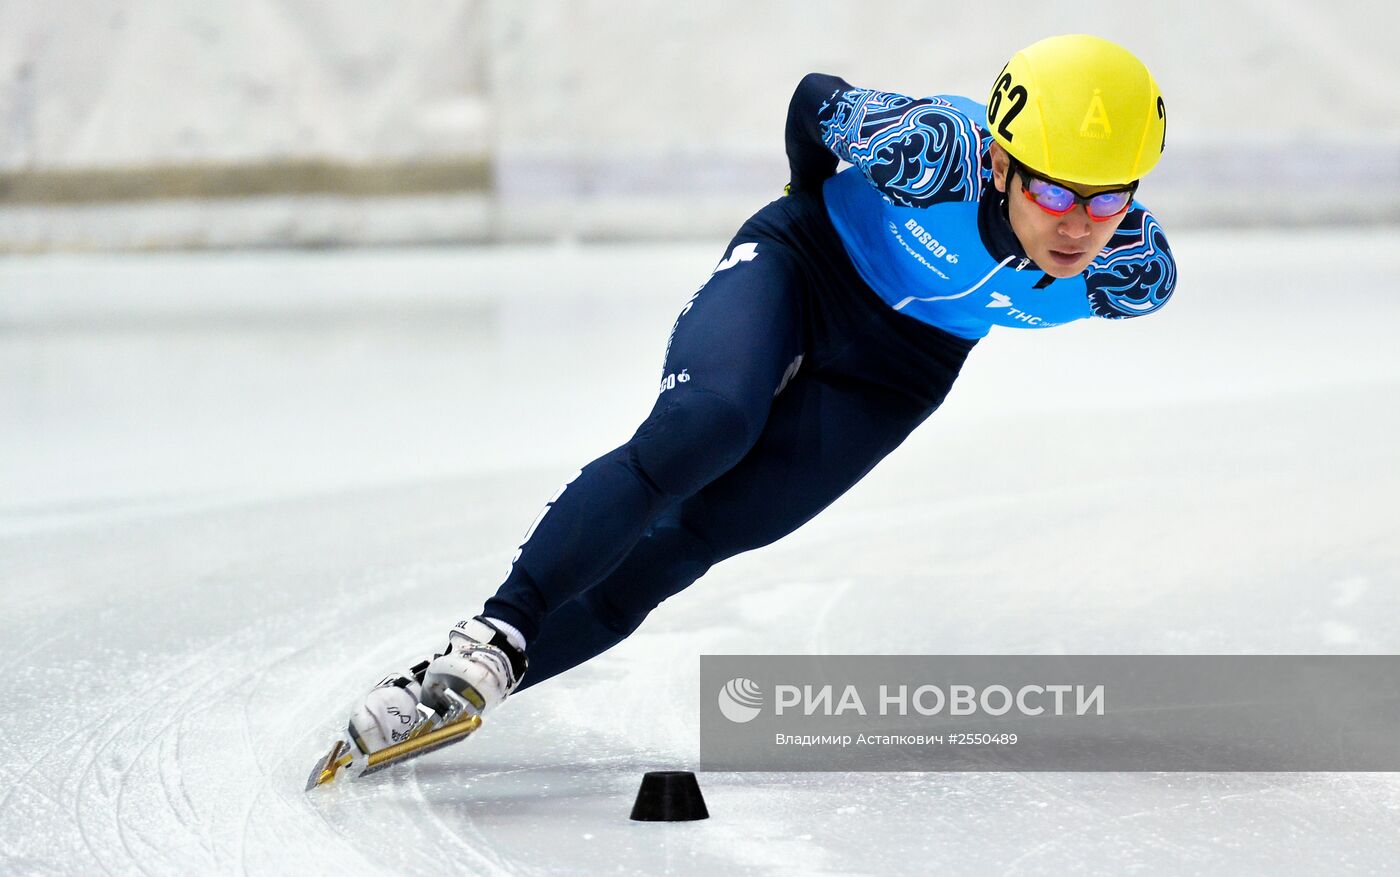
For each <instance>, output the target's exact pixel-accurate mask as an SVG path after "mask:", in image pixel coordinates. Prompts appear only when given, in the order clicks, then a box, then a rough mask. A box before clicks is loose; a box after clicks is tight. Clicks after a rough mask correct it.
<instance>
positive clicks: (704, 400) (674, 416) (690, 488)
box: [631, 389, 762, 497]
mask: <svg viewBox="0 0 1400 877" xmlns="http://www.w3.org/2000/svg"><path fill="white" fill-rule="evenodd" d="M761 427H762V422H761V415H759V416H755V415H754V414H753V413H752V412H750V411H749V410H747V409H746V407H745V406H743V405H741V404H739V403H738V402H735V401H733V400H730V399H728V398H725V397H724V396H721V395H718V394H716V393H711V392H708V391H705V390H700V389H694V390H689V391H687V392H675V394H674V395H673V396H672V397H671V398H669V399H667V400H665V402H664V404H662V405H661V406H658V408H657V410H655V411H654V412H652V415H651V416H650V417H648V418H647V420H646V422H645V423H643V424H642V426H641V428H640V429H638V430H637V433H636V435H634V436H633V437H632V442H631V444H632V453H633V458H634V459H635V460H636V463H637V465H638V466H639V467H640V468H641V470H642V472H643V473H645V474H646V476H647V477H648V478H650V479H651V481H652V483H653V484H655V485H656V486H657V487H658V488H660V489H661V491H662V492H663V493H666V494H668V495H671V496H681V497H683V496H689V495H690V494H692V493H694V492H695V491H697V490H699V489H700V488H701V487H704V486H705V485H706V484H708V483H710V481H712V480H714V479H715V478H717V477H719V476H720V475H721V474H723V473H724V472H726V471H728V470H729V469H730V468H731V467H733V465H734V464H735V463H737V462H738V461H739V459H740V458H741V457H743V456H744V454H745V453H746V452H747V451H748V449H749V448H750V447H752V446H753V443H754V442H755V441H756V440H757V438H758V431H759V429H760V428H761Z"/></svg>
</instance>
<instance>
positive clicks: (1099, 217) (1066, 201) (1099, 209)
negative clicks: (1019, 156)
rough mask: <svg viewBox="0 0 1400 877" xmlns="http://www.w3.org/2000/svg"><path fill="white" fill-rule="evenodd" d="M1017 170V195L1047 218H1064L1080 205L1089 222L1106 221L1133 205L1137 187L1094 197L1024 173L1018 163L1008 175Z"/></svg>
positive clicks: (1038, 176) (1024, 167) (1102, 193)
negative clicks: (1021, 195)
mask: <svg viewBox="0 0 1400 877" xmlns="http://www.w3.org/2000/svg"><path fill="white" fill-rule="evenodd" d="M1018 170H1019V171H1020V172H1021V193H1022V194H1023V195H1025V196H1026V198H1027V199H1028V200H1030V201H1031V202H1033V203H1034V204H1035V206H1037V207H1039V208H1040V209H1041V210H1044V211H1045V212H1046V213H1048V214H1050V215H1051V216H1064V215H1065V214H1066V213H1068V212H1070V211H1071V210H1073V209H1074V208H1075V207H1076V206H1078V205H1080V204H1083V205H1084V212H1085V213H1088V214H1089V218H1090V219H1092V220H1094V221H1095V222H1108V221H1109V220H1110V219H1113V218H1115V217H1117V216H1118V215H1119V214H1120V213H1122V212H1123V211H1124V210H1127V209H1128V206H1129V205H1131V204H1132V203H1133V193H1135V192H1136V191H1137V187H1138V184H1137V182H1136V181H1134V182H1133V183H1132V184H1131V185H1129V186H1126V187H1125V188H1122V189H1114V190H1112V191H1110V192H1099V193H1098V194H1097V195H1081V194H1079V193H1078V192H1076V191H1074V190H1073V189H1069V188H1066V187H1065V186H1062V185H1060V184H1059V183H1055V182H1051V181H1050V180H1047V179H1046V178H1044V177H1042V176H1040V175H1038V174H1036V173H1034V172H1033V171H1030V170H1027V169H1026V166H1025V165H1023V164H1021V163H1020V162H1016V163H1015V164H1014V165H1013V166H1012V168H1011V172H1012V173H1015V172H1016V171H1018Z"/></svg>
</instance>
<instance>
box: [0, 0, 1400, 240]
mask: <svg viewBox="0 0 1400 877" xmlns="http://www.w3.org/2000/svg"><path fill="white" fill-rule="evenodd" d="M1397 26H1400V11H1397V9H1396V8H1395V7H1393V6H1389V5H1383V4H1374V3H1359V2H1357V3H1351V2H1338V3H1332V4H1327V5H1323V4H1317V3H1308V2H1301V0H1284V2H1262V0H1230V2H1214V3H1210V2H1201V0H1192V2H1184V3H1171V4H1166V3H1162V4H1156V5H1144V4H1124V3H1102V2H1096V3H1078V4H1074V5H1072V6H1071V5H1068V4H1045V3H1021V2H1010V0H992V2H983V3H978V4H966V3H935V2H911V0H904V2H872V3H859V4H857V3H850V2H846V3H835V2H827V0H818V2H737V0H719V2H712V3H707V4H703V5H695V4H675V3H670V2H662V0H634V2H600V0H573V2H564V0H528V2H510V0H434V2H407V3H396V4H383V3H371V2H363V0H357V2H329V0H246V2H240V3H237V4H232V3H230V4H198V5H196V4H185V3H178V2H175V0H129V2H125V3H97V2H87V0H80V2H66V3H62V4H54V3H38V2H26V0H0V173H9V174H17V173H19V174H24V173H30V174H32V173H35V172H44V171H55V170H57V171H74V170H89V169H101V170H112V169H117V170H120V169H130V168H140V167H152V166H155V167H186V166H191V165H194V166H197V165H200V164H202V163H224V164H228V163H233V164H240V163H247V164H253V165H259V164H266V163H269V162H274V163H275V162H278V161H288V160H298V159H302V160H304V159H321V160H329V161H335V162H344V163H349V164H352V165H369V166H373V165H375V164H377V163H385V162H398V161H403V160H405V159H408V160H414V159H420V158H422V159H444V158H446V159H458V158H460V159H473V158H476V159H480V158H485V159H486V160H488V161H489V162H490V164H491V167H492V169H493V174H492V176H493V180H494V182H493V186H492V188H491V190H490V191H485V192H477V193H465V192H456V193H453V192H444V193H441V194H436V193H434V194H428V195H422V194H420V195H416V196H413V197H405V198H375V199H363V198H358V199H357V198H345V197H337V196H335V195H334V194H333V193H332V194H329V195H326V196H321V195H317V196H310V197H306V196H303V197H285V198H284V197H277V196H262V197H258V198H230V199H218V200H216V201H209V202H188V201H184V202H182V201H171V200H159V201H144V202H143V201H137V202H122V203H102V202H94V203H87V204H77V205H72V204H69V205H61V206H57V205H50V204H43V203H14V202H13V201H6V200H5V199H4V197H3V195H4V193H3V189H0V246H5V247H7V248H9V249H42V248H46V247H79V248H81V247H104V246H111V247H124V246H140V247H145V246H166V245H169V246H202V245H236V244H263V245H266V244H282V243H290V244H296V243H380V242H394V241H451V240H499V239H519V238H524V239H552V238H558V237H572V236H577V237H604V238H609V237H633V236H643V237H654V236H672V235H696V234H701V235H723V234H725V233H726V232H727V231H729V230H730V229H732V228H733V227H734V226H735V225H736V224H737V222H739V221H741V220H742V218H743V217H744V216H745V215H746V214H747V213H748V212H751V211H752V210H753V209H754V208H756V207H757V206H758V205H760V204H761V203H762V202H763V200H765V199H766V198H768V197H771V196H772V195H773V194H774V193H776V192H777V191H778V189H779V188H780V186H781V184H782V182H783V181H784V179H785V161H784V158H783V152H782V148H783V144H782V125H783V115H784V110H785V107H786V103H787V99H788V97H789V95H790V93H791V89H792V87H793V85H794V84H795V83H796V82H797V80H798V79H799V78H800V77H801V75H802V74H803V73H806V72H808V71H810V70H823V71H826V72H832V73H838V74H841V75H843V76H845V77H846V78H847V79H849V80H850V81H852V82H854V83H856V84H860V85H869V86H874V87H879V88H885V89H891V90H900V91H905V92H908V93H915V94H928V93H939V92H955V93H963V94H968V95H971V96H974V97H978V98H980V97H981V96H982V93H983V92H984V91H985V90H986V88H987V83H988V81H989V80H990V78H991V76H992V75H993V74H994V73H995V71H996V70H997V69H999V68H1000V66H1001V64H1002V63H1004V61H1005V59H1006V58H1007V57H1008V56H1009V54H1010V53H1011V52H1013V51H1014V50H1015V49H1016V48H1018V47H1020V46H1021V45H1023V44H1026V43H1028V42H1031V41H1033V40H1034V39H1037V38H1039V37H1041V36H1045V35H1049V34H1054V33H1062V32H1070V31H1089V32H1094V33H1098V34H1101V35H1103V36H1106V37H1109V38H1111V39H1116V40H1118V41H1120V42H1123V43H1124V44H1126V45H1128V46H1130V47H1131V48H1132V49H1133V50H1135V51H1136V52H1137V53H1138V54H1139V55H1140V56H1141V57H1143V59H1144V60H1145V61H1147V63H1148V64H1149V66H1150V67H1151V68H1152V69H1153V71H1154V73H1155V74H1156V76H1157V78H1158V80H1159V82H1160V83H1161V85H1162V88H1163V90H1164V92H1165V94H1166V96H1167V100H1168V106H1169V108H1170V109H1169V112H1170V122H1169V131H1168V152H1167V156H1166V158H1165V159H1164V161H1163V163H1162V164H1161V165H1160V170H1159V171H1157V172H1156V173H1155V174H1154V175H1153V177H1152V178H1151V181H1150V184H1149V185H1148V186H1147V187H1146V188H1145V189H1144V193H1143V197H1144V200H1145V201H1148V202H1149V203H1151V204H1152V205H1153V206H1154V208H1155V209H1157V211H1158V212H1159V213H1162V214H1163V215H1164V216H1165V217H1166V218H1167V220H1168V221H1169V222H1172V223H1173V224H1174V225H1180V224H1194V223H1208V224H1231V225H1234V224H1244V223H1248V224H1273V223H1284V224H1298V223H1310V222H1317V223H1324V224H1332V223H1338V222H1346V223H1352V222H1358V221H1393V220H1395V219H1397V218H1400V98H1397V97H1396V94H1397V90H1396V89H1397V86H1398V85H1400V59H1397V55H1396V53H1395V52H1394V51H1393V49H1392V47H1391V43H1392V42H1393V35H1394V33H1395V32H1396V30H1397Z"/></svg>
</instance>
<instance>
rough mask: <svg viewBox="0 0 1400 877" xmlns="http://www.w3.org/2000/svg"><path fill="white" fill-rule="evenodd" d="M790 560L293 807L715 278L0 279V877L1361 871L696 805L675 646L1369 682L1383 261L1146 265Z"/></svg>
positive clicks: (1069, 825) (1334, 793)
mask: <svg viewBox="0 0 1400 877" xmlns="http://www.w3.org/2000/svg"><path fill="white" fill-rule="evenodd" d="M1173 242H1174V245H1175V249H1176V252H1177V256H1178V258H1179V261H1180V266H1181V285H1180V288H1179V292H1178V294H1177V298H1176V300H1174V301H1173V302H1172V303H1171V304H1170V305H1169V306H1168V307H1167V308H1166V309H1165V310H1164V311H1163V312H1162V313H1160V314H1158V315H1154V316H1152V317H1150V318H1147V319H1143V320H1137V321H1131V322H1126V323H1108V322H1104V321H1092V322H1085V323H1081V324H1077V325H1073V326H1070V327H1066V328H1063V329H1056V330H1052V331H1047V332H1015V331H1009V330H1008V331H1001V332H999V333H995V334H994V335H993V337H991V338H989V339H988V340H987V341H985V342H984V343H983V344H982V345H980V346H979V347H978V349H977V350H976V351H975V352H974V353H973V355H972V358H971V359H970V361H969V363H968V366H967V368H966V370H965V372H964V377H963V378H962V380H961V381H960V383H959V385H958V386H957V387H956V388H955V389H954V391H953V394H952V396H951V397H950V398H949V400H948V402H947V404H946V405H945V407H944V408H943V410H942V411H940V412H939V413H938V414H936V415H935V416H934V417H933V418H932V419H931V420H930V421H929V422H928V423H927V424H925V426H924V427H922V428H921V430H920V431H919V432H918V433H916V434H915V435H914V437H912V438H911V439H910V440H909V441H908V442H907V443H906V444H905V445H904V447H902V448H901V449H900V450H898V451H897V452H896V453H895V454H894V455H893V456H891V457H890V458H889V459H888V460H887V461H885V462H884V463H883V464H882V465H881V466H880V467H879V468H878V469H877V470H876V471H875V472H874V473H873V474H872V475H871V476H870V477H869V478H868V479H867V480H866V481H865V482H863V483H862V484H860V485H859V486H858V487H857V488H856V489H855V490H853V491H852V492H851V493H850V494H849V495H848V496H846V497H845V498H843V499H842V500H841V501H839V502H838V503H837V504H836V505H835V506H833V507H832V508H831V509H829V510H828V511H827V512H826V513H824V514H823V515H822V516H820V517H819V518H818V519H817V520H815V521H814V522H812V523H811V524H810V525H808V526H807V527H806V528H804V529H803V530H801V531H799V532H798V533H796V534H794V535H793V536H791V537H790V538H788V539H786V540H784V541H782V542H780V543H778V544H776V545H774V546H771V547H769V548H767V549H764V550H762V551H759V552H755V553H752V554H750V555H745V556H743V557H740V558H736V559H734V560H732V561H729V562H727V563H725V564H722V565H721V566H719V567H717V568H716V569H715V570H713V571H712V572H711V573H710V574H709V575H708V576H707V577H706V578H704V579H703V580H702V581H701V582H700V583H698V584H697V585H695V586H694V587H693V588H692V589H690V590H689V591H687V592H685V593H684V594H682V595H680V596H678V597H676V598H675V599H673V600H671V601H669V602H667V603H666V604H664V605H663V606H662V607H661V608H660V609H659V610H658V611H657V612H656V613H655V614H654V615H653V616H652V618H651V619H650V620H649V621H648V622H647V624H646V625H645V626H644V627H643V629H642V630H641V631H640V632H639V633H638V634H637V635H636V636H634V637H633V638H632V639H631V640H629V641H628V642H626V643H625V644H623V645H622V646H620V647H619V648H617V649H615V650H614V651H612V652H610V653H608V654H606V655H604V656H603V657H601V658H599V659H598V660H596V661H594V662H592V663H590V664H588V665H586V666H584V667H581V668H579V669H578V670H576V671H574V672H572V673H570V674H567V675H565V676H563V677H560V678H559V679H557V680H554V681H552V682H550V683H547V684H544V685H541V686H540V687H539V688H538V689H536V690H532V691H529V692H527V693H524V694H523V695H522V696H521V697H519V698H518V699H517V700H515V701H513V702H511V703H510V704H508V705H507V706H506V707H505V708H503V709H502V710H501V711H500V712H499V713H498V714H497V715H495V716H493V717H492V718H491V719H490V721H489V724H488V725H487V727H486V728H485V729H484V730H483V731H482V732H481V733H480V734H479V735H477V736H476V737H474V738H473V739H471V740H469V741H468V742H466V743H465V744H463V745H461V746H458V747H453V748H450V749H447V750H444V751H443V752H440V753H437V754H434V755H432V756H428V757H426V758H424V759H422V760H420V761H418V762H417V763H415V764H414V765H412V766H407V767H404V768H402V769H398V770H395V771H392V772H389V773H386V774H381V775H379V776H377V777H375V778H372V779H366V780H365V781H364V782H361V783H356V784H350V785H346V786H344V787H342V788H330V789H323V790H319V791H318V792H316V793H313V794H307V793H304V792H303V791H302V786H303V783H304V781H305V779H306V775H307V772H308V770H309V768H310V765H311V763H312V762H313V761H314V759H315V758H316V757H317V756H318V755H319V754H320V753H321V750H322V749H323V747H324V746H325V745H326V744H327V743H328V742H329V740H330V739H331V738H332V737H333V736H334V735H335V733H336V732H337V731H338V730H339V729H340V728H341V727H342V725H343V722H344V719H345V715H346V711H347V709H348V708H349V706H350V704H351V702H352V701H353V700H354V698H355V696H356V695H357V694H359V693H361V691H362V689H364V688H365V687H366V686H367V685H368V684H371V683H373V682H374V681H375V680H376V679H378V678H379V676H381V675H382V674H383V673H385V672H387V671H389V670H391V669H394V668H396V667H397V666H399V665H400V664H401V663H402V662H403V661H404V660H406V659H409V658H411V657H414V656H416V655H418V654H420V653H422V652H424V651H426V650H428V649H430V648H432V647H434V646H437V645H439V643H440V641H441V640H442V633H443V629H444V627H445V626H446V625H447V624H449V623H451V622H452V621H455V620H456V619H457V618H458V617H459V616H461V615H462V614H463V613H470V612H474V611H476V609H477V608H478V606H479V604H480V602H481V600H482V599H483V598H484V597H485V596H487V595H488V594H489V593H490V592H491V591H492V590H493V588H494V587H495V585H496V584H497V583H498V581H499V579H500V577H501V575H502V573H503V572H504V569H505V566H506V562H507V561H508V559H509V557H510V555H511V553H512V552H513V550H514V548H515V545H516V543H517V542H518V540H519V538H520V536H521V535H522V533H523V532H524V530H525V528H526V526H527V525H528V523H529V522H530V520H531V519H532V517H533V516H534V514H535V512H536V511H537V510H538V508H539V506H540V505H541V503H542V502H543V501H544V499H545V498H546V497H547V496H548V495H549V494H550V492H551V491H552V490H553V489H554V488H555V487H556V486H557V484H558V483H559V482H560V481H561V480H562V479H563V478H564V477H566V476H567V475H568V474H569V473H570V472H572V471H573V469H574V468H575V467H576V466H578V465H580V464H581V463H583V462H586V461H587V460H588V459H591V458H592V457H593V456H595V455H596V454H598V453H600V452H602V451H605V450H607V449H609V448H611V447H613V446H614V445H615V444H617V443H618V442H620V441H621V440H623V439H625V438H626V437H627V435H628V434H630V432H631V430H632V428H633V427H634V426H635V425H636V423H637V422H638V421H639V420H640V418H641V417H642V416H643V415H644V414H645V412H646V410H647V409H648V407H649V405H650V401H651V399H652V397H653V395H654V393H655V389H656V382H657V379H658V378H659V376H660V375H659V366H660V358H661V353H662V350H663V348H664V345H665V341H666V336H667V332H668V331H669V329H670V325H671V322H672V320H673V318H674V315H675V313H676V312H677V311H678V310H679V308H680V306H681V305H682V304H683V303H684V301H685V300H686V298H687V297H688V296H689V295H690V293H691V292H692V291H693V290H694V288H695V287H696V286H697V285H698V284H699V283H700V282H701V281H702V280H703V279H704V277H705V276H706V275H707V273H708V272H709V269H710V268H711V267H712V265H713V264H714V263H715V261H717V260H718V259H719V257H720V256H721V255H722V254H721V252H720V250H721V247H720V245H718V244H711V245H704V246H701V245H668V246H665V247H645V248H644V247H620V246H619V247H595V248H519V249H478V250H425V251H395V252H383V253H367V252H346V253H338V252H319V253H245V254H240V255H183V256H165V255H162V256H152V255H131V256H125V257H86V258H84V257H57V256H53V257H42V258H26V259H20V258H11V259H9V260H5V261H0V583H3V591H0V610H3V614H2V615H0V679H3V682H0V691H3V695H4V696H3V700H0V871H3V872H4V873H23V874H30V873H78V874H92V873H101V872H111V873H148V874H188V873H252V874H290V873H335V874H342V875H347V874H362V873H382V872H393V873H396V874H431V875H440V874H445V873H456V872H464V873H510V874H547V873H591V872H607V873H632V874H653V873H658V872H662V871H671V872H676V873H690V872H696V873H699V872H706V873H722V874H727V873H740V872H751V873H790V874H817V873H832V874H852V873H872V874H903V873H919V872H933V871H935V870H936V871H939V872H946V873H998V874H1063V873H1067V872H1090V873H1110V874H1122V873H1177V874H1179V873H1195V874H1229V875H1238V874H1251V873H1264V874H1277V873H1307V874H1314V873H1323V872H1343V871H1345V872H1356V873H1380V872H1384V871H1389V870H1391V869H1392V868H1394V867H1395V864H1394V863H1395V862H1396V861H1397V860H1398V859H1400V839H1398V838H1400V835H1397V833H1396V831H1395V826H1396V822H1397V819H1400V781H1397V779H1396V776H1395V775H1394V774H1096V773H1087V774H1064V773H1048V774H1034V773H1028V774H1015V773H926V774H835V773H832V774H821V773H817V774H763V773H753V774H716V773H702V774H701V775H700V781H701V785H702V787H703V789H704V791H705V794H706V798H707V801H708V804H709V808H710V812H711V814H712V818H711V819H709V820H708V821H705V822H699V823H690V824H641V823H632V822H630V821H629V820H628V818H627V815H628V811H629V808H630V805H631V801H632V796H633V794H634V793H635V790H636V787H637V785H638V782H639V780H640V777H641V774H642V773H643V771H646V770H652V769H676V768H679V769H685V768H692V767H694V766H695V762H696V759H697V756H698V740H697V727H698V706H697V704H698V698H699V692H698V690H697V686H698V678H697V677H698V656H699V655H700V654H701V653H756V652H772V653H793V652H796V653H807V652H817V653H838V654H842V653H909V652H912V653H935V654H937V653H945V652H956V653H986V654H995V653H1348V654H1350V653H1394V652H1396V651H1397V650H1400V622H1397V619H1398V618H1400V587H1398V586H1400V539H1397V526H1396V520H1397V515H1396V510H1395V505H1396V497H1397V495H1400V450H1397V448H1398V447H1400V444H1398V443H1397V440H1396V435H1397V431H1398V430H1400V406H1398V405H1397V398H1400V345H1397V344H1396V343H1395V340H1394V333H1395V331H1396V328H1395V327H1396V326H1398V325H1400V296H1397V295H1396V290H1395V285H1394V279H1393V271H1392V269H1391V268H1390V266H1389V261H1390V257H1391V256H1392V254H1394V253H1395V252H1397V244H1400V240H1397V235H1396V233H1395V232H1394V231H1393V230H1386V231H1368V232H1360V231H1357V232H1335V233H1325V232H1319V231H1316V230H1312V231H1306V232H1298V233H1295V234H1288V235H1276V234H1275V235H1267V234H1262V233H1261V234H1251V235H1236V234H1222V233H1218V232H1211V233H1204V232H1199V233H1194V234H1177V235H1176V236H1174V241H1173Z"/></svg>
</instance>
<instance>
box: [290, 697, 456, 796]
mask: <svg viewBox="0 0 1400 877" xmlns="http://www.w3.org/2000/svg"><path fill="white" fill-rule="evenodd" d="M480 727H481V716H479V715H476V714H475V713H468V714H464V715H460V716H457V717H454V718H453V719H452V720H451V721H447V722H444V723H443V724H441V725H439V726H438V727H436V728H434V727H431V726H429V725H424V726H423V727H422V728H419V729H418V730H417V731H415V732H414V736H412V737H410V738H409V739H407V740H404V741H403V742H402V743H395V744H394V745H393V746H387V747H385V748H383V749H381V750H379V751H378V752H371V753H370V754H369V755H368V756H363V755H361V756H360V757H359V758H356V757H355V755H356V752H357V750H356V749H355V748H354V747H353V746H352V745H351V744H350V743H348V742H347V741H345V740H337V741H335V743H334V744H333V745H332V746H331V750H330V752H328V753H326V754H325V755H324V756H322V757H321V759H320V760H319V761H317V762H316V766H315V767H313V768H312V769H311V776H310V777H308V778H307V781H306V791H308V792H309V791H311V790H312V789H314V788H316V787H317V786H324V785H326V784H327V783H330V782H333V781H335V780H337V779H340V778H341V777H346V778H350V779H353V778H355V777H362V776H365V775H367V774H371V773H374V772H375V771H380V770H383V769H384V768H386V767H390V766H392V765H395V764H398V763H400V762H403V761H408V760H409V759H412V758H417V757H418V756H420V755H427V754H428V753H429V752H432V751H434V750H436V749H441V748H442V747H444V746H447V745H448V744H450V743H455V742H457V741H458V740H461V739H462V738H463V737H466V736H467V735H468V734H471V733H472V732H473V731H475V730H476V729H477V728H480Z"/></svg>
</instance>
